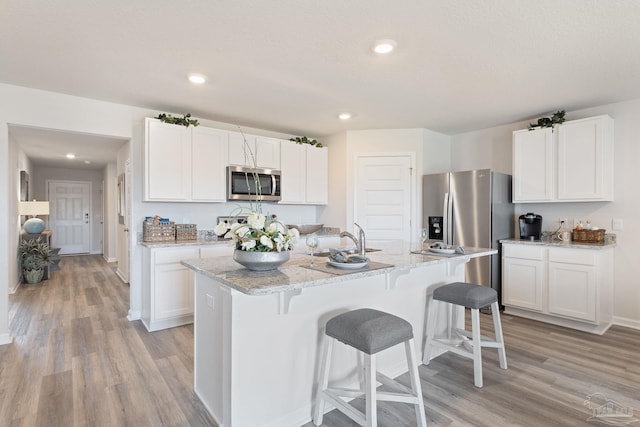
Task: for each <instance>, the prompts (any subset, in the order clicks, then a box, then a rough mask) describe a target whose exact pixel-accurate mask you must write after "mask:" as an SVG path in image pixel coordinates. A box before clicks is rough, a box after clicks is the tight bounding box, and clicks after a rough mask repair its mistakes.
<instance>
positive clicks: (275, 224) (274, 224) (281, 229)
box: [267, 221, 287, 234]
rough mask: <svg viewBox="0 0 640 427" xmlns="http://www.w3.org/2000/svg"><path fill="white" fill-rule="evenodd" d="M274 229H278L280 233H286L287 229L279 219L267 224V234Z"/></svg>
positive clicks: (271, 232)
mask: <svg viewBox="0 0 640 427" xmlns="http://www.w3.org/2000/svg"><path fill="white" fill-rule="evenodd" d="M276 231H278V232H280V233H286V232H287V229H286V228H285V227H284V225H282V223H281V222H279V221H274V222H272V223H271V224H269V225H268V226H267V232H268V233H269V234H274V233H275V232H276Z"/></svg>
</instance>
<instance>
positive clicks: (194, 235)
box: [176, 224, 198, 241]
mask: <svg viewBox="0 0 640 427" xmlns="http://www.w3.org/2000/svg"><path fill="white" fill-rule="evenodd" d="M176 240H179V241H180V240H198V226H197V225H196V224H176Z"/></svg>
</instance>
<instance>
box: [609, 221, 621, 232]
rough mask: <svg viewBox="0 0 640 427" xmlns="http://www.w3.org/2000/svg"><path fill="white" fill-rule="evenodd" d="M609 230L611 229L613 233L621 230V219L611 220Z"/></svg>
mask: <svg viewBox="0 0 640 427" xmlns="http://www.w3.org/2000/svg"><path fill="white" fill-rule="evenodd" d="M611 228H613V230H614V231H620V230H622V228H623V222H622V218H613V221H611Z"/></svg>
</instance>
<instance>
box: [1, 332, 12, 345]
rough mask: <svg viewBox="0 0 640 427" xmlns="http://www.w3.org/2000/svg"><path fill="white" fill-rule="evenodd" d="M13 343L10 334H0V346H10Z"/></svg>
mask: <svg viewBox="0 0 640 427" xmlns="http://www.w3.org/2000/svg"><path fill="white" fill-rule="evenodd" d="M12 342H13V338H12V337H11V334H10V333H6V334H0V345H6V344H11V343H12Z"/></svg>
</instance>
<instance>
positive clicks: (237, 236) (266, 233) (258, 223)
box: [214, 211, 300, 252]
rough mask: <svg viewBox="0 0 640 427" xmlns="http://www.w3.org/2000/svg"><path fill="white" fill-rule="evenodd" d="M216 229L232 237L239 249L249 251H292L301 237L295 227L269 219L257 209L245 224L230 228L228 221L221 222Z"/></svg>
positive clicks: (227, 236) (216, 231) (218, 233)
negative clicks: (288, 226)
mask: <svg viewBox="0 0 640 427" xmlns="http://www.w3.org/2000/svg"><path fill="white" fill-rule="evenodd" d="M214 231H215V233H216V234H217V235H219V236H220V235H224V237H226V238H231V239H232V240H233V241H234V242H235V245H236V249H237V250H241V251H247V252H282V251H290V250H291V249H293V246H294V244H295V243H296V242H297V240H298V238H299V237H300V234H299V232H298V230H296V229H295V228H291V229H288V228H287V227H286V226H285V225H284V224H282V223H281V222H280V221H278V220H277V219H275V218H271V219H267V217H266V216H265V215H263V214H262V213H260V212H255V211H252V212H251V213H250V214H249V216H248V217H247V222H246V223H244V224H240V223H235V224H233V225H231V227H230V228H229V226H228V224H227V223H226V222H220V223H218V225H216V227H215V229H214Z"/></svg>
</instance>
